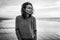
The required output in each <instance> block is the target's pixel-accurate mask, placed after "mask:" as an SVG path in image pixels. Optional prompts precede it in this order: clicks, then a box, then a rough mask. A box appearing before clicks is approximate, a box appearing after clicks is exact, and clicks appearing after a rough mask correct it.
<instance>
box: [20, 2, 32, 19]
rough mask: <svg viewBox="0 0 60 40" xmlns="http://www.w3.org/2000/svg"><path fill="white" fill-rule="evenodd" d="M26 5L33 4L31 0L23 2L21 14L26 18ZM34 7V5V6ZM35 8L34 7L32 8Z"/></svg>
mask: <svg viewBox="0 0 60 40" xmlns="http://www.w3.org/2000/svg"><path fill="white" fill-rule="evenodd" d="M26 5H31V6H32V4H31V3H30V2H25V3H23V4H22V8H21V14H22V16H23V17H24V18H25V17H26V11H24V9H26ZM32 7H33V6H32ZM32 9H33V8H32ZM31 15H32V14H30V15H29V17H30V16H31Z"/></svg>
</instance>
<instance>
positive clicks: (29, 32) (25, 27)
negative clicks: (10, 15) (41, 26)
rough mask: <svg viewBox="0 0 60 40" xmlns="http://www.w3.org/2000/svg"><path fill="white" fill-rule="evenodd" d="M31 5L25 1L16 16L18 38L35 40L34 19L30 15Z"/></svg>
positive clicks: (31, 11)
mask: <svg viewBox="0 0 60 40" xmlns="http://www.w3.org/2000/svg"><path fill="white" fill-rule="evenodd" d="M32 14H33V6H32V4H31V3H29V2H26V3H24V4H23V5H22V9H21V15H19V16H17V17H16V27H15V30H16V35H17V38H18V40H36V39H37V36H36V19H35V17H33V16H32Z"/></svg>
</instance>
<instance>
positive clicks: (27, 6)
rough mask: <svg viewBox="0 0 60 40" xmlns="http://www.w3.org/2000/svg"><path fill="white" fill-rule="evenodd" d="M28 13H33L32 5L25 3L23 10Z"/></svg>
mask: <svg viewBox="0 0 60 40" xmlns="http://www.w3.org/2000/svg"><path fill="white" fill-rule="evenodd" d="M25 11H26V12H27V13H28V14H32V13H33V7H32V6H31V5H26V10H25Z"/></svg>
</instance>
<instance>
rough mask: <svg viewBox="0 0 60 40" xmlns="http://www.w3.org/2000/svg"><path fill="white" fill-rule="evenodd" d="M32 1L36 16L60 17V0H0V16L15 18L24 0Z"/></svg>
mask: <svg viewBox="0 0 60 40" xmlns="http://www.w3.org/2000/svg"><path fill="white" fill-rule="evenodd" d="M27 1H29V2H31V3H32V4H33V7H34V15H35V16H36V17H60V0H0V17H9V18H13V17H15V16H17V15H19V14H20V13H21V12H20V10H21V5H22V4H23V3H24V2H27Z"/></svg>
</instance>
